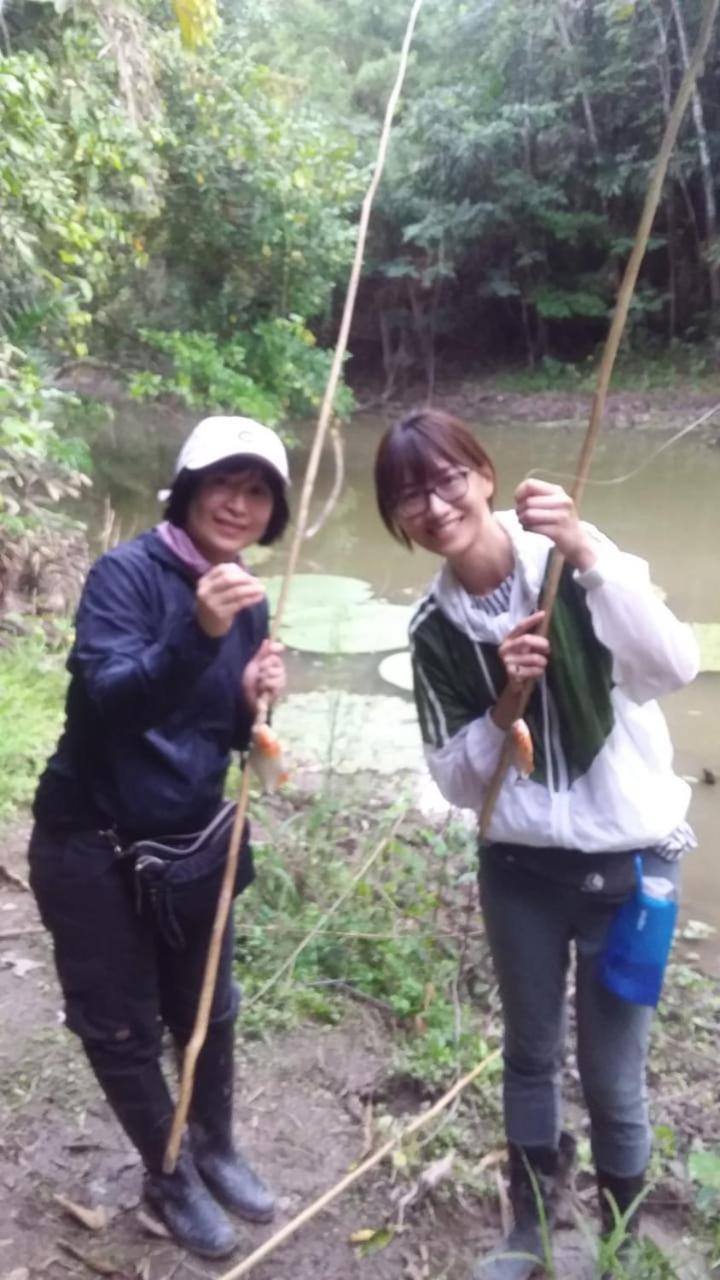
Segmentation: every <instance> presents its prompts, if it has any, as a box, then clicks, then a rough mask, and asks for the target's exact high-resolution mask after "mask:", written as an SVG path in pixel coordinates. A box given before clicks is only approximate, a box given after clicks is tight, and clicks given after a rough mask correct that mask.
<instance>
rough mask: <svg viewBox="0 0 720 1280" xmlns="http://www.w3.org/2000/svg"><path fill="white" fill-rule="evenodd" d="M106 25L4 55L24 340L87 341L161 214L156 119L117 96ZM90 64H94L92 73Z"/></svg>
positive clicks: (15, 285) (3, 224)
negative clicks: (104, 55)
mask: <svg viewBox="0 0 720 1280" xmlns="http://www.w3.org/2000/svg"><path fill="white" fill-rule="evenodd" d="M101 48H102V44H101V39H100V33H99V31H93V30H92V29H91V28H86V27H78V28H76V29H70V30H69V31H67V32H66V33H65V34H64V36H63V38H62V40H61V42H60V44H59V47H58V50H57V57H58V60H59V65H58V63H56V62H54V61H53V59H51V57H50V56H49V55H48V54H47V53H45V52H44V51H43V50H35V51H33V52H32V53H30V52H24V51H21V52H18V53H16V54H11V55H7V56H5V57H2V58H0V99H2V102H3V113H4V114H3V129H2V132H1V133H0V253H1V254H2V261H3V272H2V280H1V281H0V323H4V325H5V326H6V327H7V328H11V329H12V331H13V333H14V334H15V336H16V338H17V339H18V340H20V341H22V342H26V341H27V340H29V339H32V340H33V341H41V342H42V343H43V344H45V345H48V346H52V345H58V346H59V347H61V348H64V349H70V350H72V351H73V352H74V353H75V354H77V355H85V354H87V351H88V342H89V337H90V335H89V332H88V330H89V328H90V326H91V324H92V319H93V315H94V312H95V310H96V308H97V307H98V305H100V304H101V303H102V302H103V300H104V299H106V298H107V297H108V296H109V294H110V293H111V291H112V288H113V286H114V285H115V284H116V282H117V278H118V274H121V275H122V274H124V273H125V272H126V271H127V269H128V265H129V264H134V265H135V266H136V267H142V266H143V265H144V264H146V262H147V257H146V255H145V251H144V245H143V241H142V236H143V233H144V231H145V229H146V227H147V225H148V222H149V221H151V220H152V219H153V217H154V216H156V214H157V210H158V200H157V195H156V190H155V188H156V183H157V180H158V178H159V175H160V163H159V159H158V154H157V150H156V148H157V145H158V144H159V142H160V140H161V137H160V134H159V132H158V131H157V130H155V129H154V128H152V127H148V128H147V129H145V130H143V131H140V130H138V129H136V128H134V127H133V126H132V124H131V123H130V121H129V120H128V117H127V114H126V112H125V111H124V110H123V108H122V106H121V104H120V103H119V102H118V101H117V99H116V97H115V93H114V85H113V83H112V78H111V76H110V75H109V72H108V69H107V60H105V59H101V57H100V53H101ZM90 67H92V73H91V74H88V70H89V68H90Z"/></svg>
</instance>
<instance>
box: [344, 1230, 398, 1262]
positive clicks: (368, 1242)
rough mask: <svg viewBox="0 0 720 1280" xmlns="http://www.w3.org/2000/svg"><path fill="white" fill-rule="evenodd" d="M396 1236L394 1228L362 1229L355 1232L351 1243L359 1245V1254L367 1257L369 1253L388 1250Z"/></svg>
mask: <svg viewBox="0 0 720 1280" xmlns="http://www.w3.org/2000/svg"><path fill="white" fill-rule="evenodd" d="M394 1236H395V1232H394V1230H393V1228H392V1227H362V1228H361V1229H360V1230H359V1231H354V1232H353V1234H352V1235H351V1236H350V1243H351V1244H355V1245H357V1246H358V1250H359V1252H360V1253H361V1254H362V1256H363V1257H365V1255H366V1254H368V1253H375V1251H376V1250H377V1249H385V1248H387V1246H388V1245H389V1244H390V1241H391V1240H392V1239H393V1238H394Z"/></svg>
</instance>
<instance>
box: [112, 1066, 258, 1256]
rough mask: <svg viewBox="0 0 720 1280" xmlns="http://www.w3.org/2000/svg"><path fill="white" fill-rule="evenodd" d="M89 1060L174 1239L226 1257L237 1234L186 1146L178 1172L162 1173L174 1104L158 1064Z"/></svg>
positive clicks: (150, 1197)
mask: <svg viewBox="0 0 720 1280" xmlns="http://www.w3.org/2000/svg"><path fill="white" fill-rule="evenodd" d="M88 1057H89V1058H90V1063H91V1065H92V1068H93V1070H94V1072H95V1075H96V1076H97V1079H98V1081H99V1083H100V1086H101V1088H102V1091H103V1093H104V1094H105V1097H106V1098H107V1100H108V1102H109V1103H110V1106H111V1107H112V1109H113V1111H114V1112H115V1115H116V1116H117V1118H118V1120H119V1121H120V1124H121V1125H122V1127H123V1129H124V1130H125V1132H126V1134H127V1136H128V1138H129V1139H130V1141H131V1142H132V1144H133V1146H134V1147H136V1148H137V1150H138V1151H139V1152H140V1155H141V1156H142V1160H143V1163H144V1165H145V1168H146V1170H147V1172H146V1176H145V1185H144V1194H145V1199H146V1200H147V1202H148V1204H149V1205H150V1206H151V1208H152V1209H153V1210H154V1212H155V1213H156V1214H157V1215H158V1217H159V1218H161V1219H162V1221H163V1222H164V1223H165V1226H166V1227H167V1228H168V1231H169V1232H170V1234H171V1236H172V1237H173V1239H174V1240H175V1241H176V1242H177V1244H179V1245H182V1246H183V1248H184V1249H189V1250H190V1252H191V1253H196V1254H198V1255H199V1256H200V1257H201V1258H224V1257H225V1256H226V1255H227V1254H228V1253H232V1250H233V1249H234V1248H235V1246H236V1244H237V1238H236V1236H235V1232H234V1231H233V1229H232V1227H231V1226H230V1223H229V1222H228V1220H227V1218H226V1217H225V1214H224V1213H223V1211H222V1209H221V1208H220V1205H219V1204H217V1203H216V1202H215V1200H213V1198H212V1196H211V1195H210V1192H209V1191H208V1189H207V1187H206V1186H205V1183H204V1182H203V1180H202V1178H201V1177H200V1175H199V1173H198V1171H197V1169H196V1167H195V1162H194V1160H193V1157H192V1155H191V1153H190V1150H189V1149H188V1147H187V1144H185V1145H184V1146H183V1149H182V1150H181V1152H180V1156H179V1158H178V1162H177V1164H176V1166H175V1169H174V1171H173V1173H163V1172H162V1164H163V1157H164V1154H165V1144H166V1141H167V1137H168V1134H169V1132H170V1124H171V1121H172V1114H173V1106H172V1100H171V1098H170V1094H169V1093H168V1089H167V1085H166V1084H165V1080H164V1077H163V1074H162V1071H161V1070H160V1066H159V1064H157V1063H152V1064H151V1065H149V1066H146V1067H142V1068H140V1069H139V1070H135V1071H130V1070H128V1071H122V1072H110V1071H108V1070H107V1069H106V1067H105V1066H104V1064H103V1065H100V1064H99V1063H98V1062H97V1061H95V1060H94V1055H93V1054H92V1051H88Z"/></svg>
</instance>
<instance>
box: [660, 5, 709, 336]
mask: <svg viewBox="0 0 720 1280" xmlns="http://www.w3.org/2000/svg"><path fill="white" fill-rule="evenodd" d="M670 5H671V8H672V12H673V18H674V19H675V28H676V30H677V34H678V41H679V43H680V52H681V54H682V64H683V69H684V70H685V71H686V70H687V67H688V62H689V60H690V57H689V54H688V45H687V35H686V32H685V24H684V22H683V16H682V13H681V11H680V6H679V4H678V0H670ZM690 105H691V107H692V116H693V123H694V125H695V132H696V134H697V142H698V151H699V153H700V171H701V174H702V183H703V194H704V196H705V232H706V256H707V269H708V282H709V285H710V308H711V311H712V313H713V317H714V316H715V313H716V312H717V308H718V303H720V280H719V279H718V264H717V263H716V262H714V261H713V250H714V248H715V242H716V237H717V204H716V201H715V187H714V184H713V172H712V163H711V160H710V146H709V143H708V136H707V129H706V128H705V113H704V111H703V104H702V98H701V97H700V90H699V89H698V87H697V84H696V85H695V88H694V89H693V92H692V97H691V99H690Z"/></svg>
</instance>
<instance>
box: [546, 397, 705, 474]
mask: <svg viewBox="0 0 720 1280" xmlns="http://www.w3.org/2000/svg"><path fill="white" fill-rule="evenodd" d="M719 409H720V404H716V405H713V408H712V409H708V410H707V411H706V412H705V413H703V414H702V415H701V416H700V417H699V418H696V419H695V421H694V422H690V423H689V424H688V426H686V427H683V429H682V431H678V432H676V433H675V435H674V436H671V438H670V439H669V440H666V441H665V443H664V444H661V445H660V448H659V449H656V450H655V452H654V453H651V454H650V457H649V458H645V460H644V461H643V462H641V463H640V464H639V466H637V467H633V469H632V471H627V472H626V473H625V475H624V476H613V477H612V479H610V480H586V481H585V483H586V484H592V485H613V484H625V483H626V481H628V480H634V479H635V476H639V475H640V473H641V472H642V471H644V470H645V469H646V467H649V466H651V465H652V463H653V462H655V460H656V458H659V457H660V454H661V453H664V452H665V450H666V449H670V448H671V447H672V446H673V445H674V444H677V442H678V440H682V438H683V436H687V435H689V434H690V432H691V431H694V430H695V428H696V427H701V426H702V425H703V423H705V422H707V421H708V418H712V416H713V414H715V413H717V412H718V410H719ZM540 475H546V476H557V477H558V478H559V479H560V480H574V479H575V476H574V475H572V474H571V473H569V472H567V471H556V470H555V469H554V468H551V467H533V469H532V471H528V473H527V476H526V477H525V478H526V480H531V479H532V477H533V476H540Z"/></svg>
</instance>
